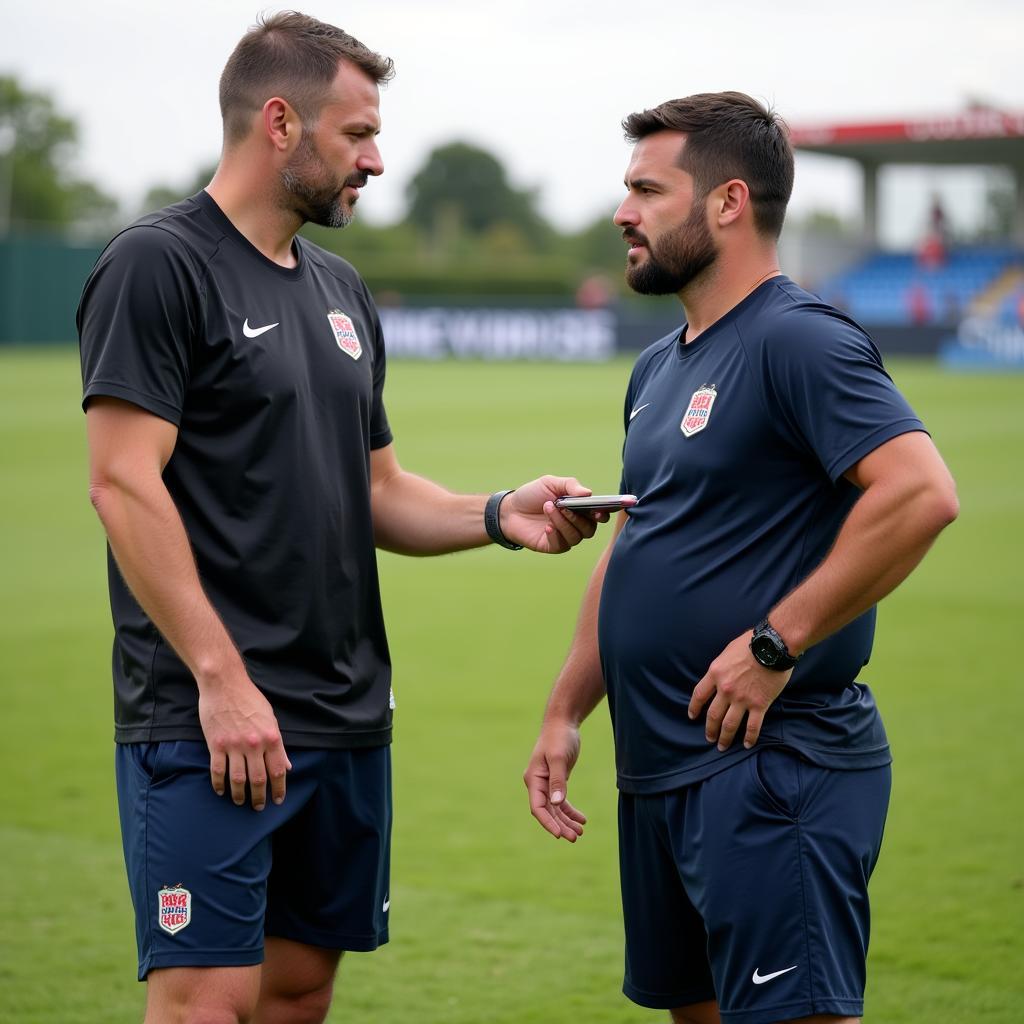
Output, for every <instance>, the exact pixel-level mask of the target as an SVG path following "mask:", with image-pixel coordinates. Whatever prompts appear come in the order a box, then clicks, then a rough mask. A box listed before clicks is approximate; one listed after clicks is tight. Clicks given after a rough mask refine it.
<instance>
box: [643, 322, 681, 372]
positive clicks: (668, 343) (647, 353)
mask: <svg viewBox="0 0 1024 1024" xmlns="http://www.w3.org/2000/svg"><path fill="white" fill-rule="evenodd" d="M678 339H679V329H678V328H677V329H676V330H674V331H672V332H671V333H670V334H666V335H665V337H664V338H659V339H658V340H657V341H656V342H654V344H653V345H648V346H647V348H645V349H644V350H643V351H642V352H641V353H640V355H639V356H637V360H636V362H635V363H634V364H633V374H632V378H633V380H640V379H641V378H642V377H644V376H645V375H646V374H647V373H648V372H649V371H650V370H651V369H652V368H653V367H654V366H655V365H657V364H658V363H659V362H660V361H661V359H662V358H663V357H664V356H665V355H666V353H670V352H671V351H672V347H673V345H675V343H676V342H677V341H678Z"/></svg>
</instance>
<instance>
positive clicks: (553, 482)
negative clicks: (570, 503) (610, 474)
mask: <svg viewBox="0 0 1024 1024" xmlns="http://www.w3.org/2000/svg"><path fill="white" fill-rule="evenodd" d="M544 482H545V483H546V484H547V486H548V487H549V488H550V490H552V491H553V492H554V493H555V494H568V495H569V496H570V497H572V498H589V497H590V495H591V494H593V493H594V492H593V491H592V490H591V489H590V488H589V487H584V486H583V484H581V483H580V482H579V480H577V479H576V477H574V476H549V477H545V478H544Z"/></svg>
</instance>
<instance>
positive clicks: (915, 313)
mask: <svg viewBox="0 0 1024 1024" xmlns="http://www.w3.org/2000/svg"><path fill="white" fill-rule="evenodd" d="M907 312H908V313H909V314H910V322H911V323H912V324H914V325H915V326H916V327H920V326H922V325H923V324H927V323H929V322H930V321H931V319H932V300H931V296H930V295H929V294H928V289H927V288H925V286H924V285H923V284H921V282H920V281H915V282H914V283H913V284H911V285H910V287H909V288H908V289H907Z"/></svg>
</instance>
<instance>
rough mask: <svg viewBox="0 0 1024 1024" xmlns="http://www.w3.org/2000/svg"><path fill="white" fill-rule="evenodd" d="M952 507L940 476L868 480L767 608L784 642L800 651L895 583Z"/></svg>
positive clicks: (945, 521) (952, 511)
mask: <svg viewBox="0 0 1024 1024" xmlns="http://www.w3.org/2000/svg"><path fill="white" fill-rule="evenodd" d="M956 511H957V510H956V502H955V495H954V493H953V491H952V490H951V488H947V487H944V486H943V485H942V482H941V481H938V482H937V481H934V480H924V481H919V482H917V483H914V482H908V481H904V480H901V479H900V478H898V477H896V478H889V479H885V480H879V481H878V482H876V483H874V484H873V485H872V486H870V487H868V488H867V489H866V490H865V491H864V493H863V494H862V495H861V497H860V498H859V500H858V501H857V504H856V505H854V507H853V510H852V511H851V513H850V515H849V516H848V517H847V519H846V522H845V523H844V524H843V527H842V529H841V530H840V531H839V534H838V536H837V537H836V541H835V544H834V545H833V547H832V550H831V551H830V552H829V554H828V555H827V557H826V558H825V560H824V561H823V562H822V563H821V565H820V566H818V568H817V569H816V570H815V571H814V572H813V573H811V575H810V576H809V577H808V578H807V579H806V580H805V581H804V582H803V583H802V584H801V585H800V586H799V587H797V588H796V589H795V590H793V591H792V592H791V593H790V594H789V595H787V596H786V597H785V598H784V599H783V600H782V601H780V602H779V604H778V605H777V606H776V607H775V608H774V609H772V610H771V613H770V618H771V623H772V625H773V626H774V627H775V629H776V630H777V631H778V632H779V633H780V634H781V635H782V637H783V638H784V639H785V640H786V642H787V645H788V646H789V649H790V650H791V651H792V652H793V653H794V654H796V653H802V652H803V651H805V650H806V649H807V648H808V647H812V646H813V645H814V644H816V643H819V642H820V641H822V640H824V639H825V638H826V637H828V636H830V635H831V634H832V633H834V632H836V630H838V629H841V628H842V627H843V626H845V625H846V624H847V623H848V622H851V621H852V620H853V619H855V618H857V616H858V615H861V614H863V613H864V612H865V611H867V610H868V609H869V608H871V607H872V606H873V605H875V604H877V603H878V602H879V601H880V600H882V598H884V597H885V596H886V595H887V594H889V593H891V592H892V591H893V590H895V589H896V587H898V586H899V584H900V583H902V582H903V580H905V579H906V578H907V576H909V575H910V573H911V572H912V571H913V569H914V568H915V567H916V566H917V565H918V563H919V562H920V561H921V559H922V558H924V556H925V554H926V552H927V551H928V549H929V548H930V547H931V546H932V544H933V542H934V541H935V538H936V537H937V536H938V534H939V533H940V532H941V531H942V529H943V528H944V527H945V526H946V525H948V524H949V523H950V522H952V520H953V519H954V518H955V517H956Z"/></svg>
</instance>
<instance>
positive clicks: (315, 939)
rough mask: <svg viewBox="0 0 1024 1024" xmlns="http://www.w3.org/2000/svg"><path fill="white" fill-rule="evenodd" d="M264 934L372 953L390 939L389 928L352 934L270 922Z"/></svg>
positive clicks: (270, 936) (268, 936) (311, 944)
mask: <svg viewBox="0 0 1024 1024" xmlns="http://www.w3.org/2000/svg"><path fill="white" fill-rule="evenodd" d="M264 934H265V935H266V937H267V938H272V939H287V940H288V941H289V942H300V943H302V945H304V946H319V947H321V948H322V949H340V950H344V951H345V952H348V953H372V952H373V951H374V950H375V949H376V948H377V947H378V946H383V945H385V944H386V943H387V941H388V930H387V928H384V929H382V930H381V931H379V932H371V933H370V934H369V935H366V934H364V935H352V934H344V933H339V932H325V931H319V930H317V929H315V928H294V927H292V928H289V927H278V926H276V925H271V924H270V923H269V922H268V924H267V926H266V929H265V931H264Z"/></svg>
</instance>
